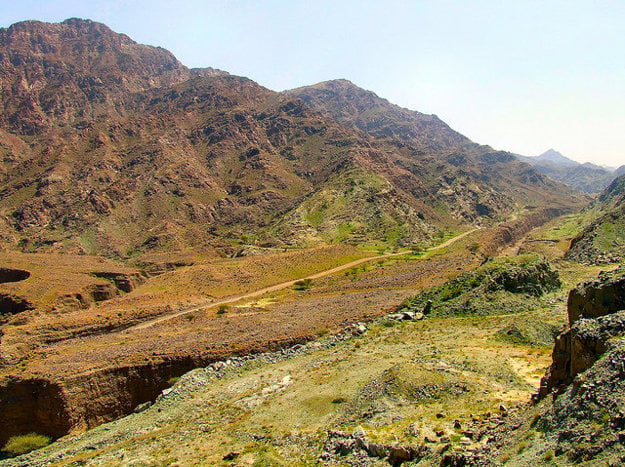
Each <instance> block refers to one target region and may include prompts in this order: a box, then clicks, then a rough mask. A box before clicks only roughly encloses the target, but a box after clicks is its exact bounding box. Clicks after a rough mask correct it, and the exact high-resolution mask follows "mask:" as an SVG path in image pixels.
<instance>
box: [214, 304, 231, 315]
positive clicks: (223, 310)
mask: <svg viewBox="0 0 625 467" xmlns="http://www.w3.org/2000/svg"><path fill="white" fill-rule="evenodd" d="M229 310H230V307H229V306H228V305H219V308H218V309H217V314H218V315H223V314H225V313H228V311H229Z"/></svg>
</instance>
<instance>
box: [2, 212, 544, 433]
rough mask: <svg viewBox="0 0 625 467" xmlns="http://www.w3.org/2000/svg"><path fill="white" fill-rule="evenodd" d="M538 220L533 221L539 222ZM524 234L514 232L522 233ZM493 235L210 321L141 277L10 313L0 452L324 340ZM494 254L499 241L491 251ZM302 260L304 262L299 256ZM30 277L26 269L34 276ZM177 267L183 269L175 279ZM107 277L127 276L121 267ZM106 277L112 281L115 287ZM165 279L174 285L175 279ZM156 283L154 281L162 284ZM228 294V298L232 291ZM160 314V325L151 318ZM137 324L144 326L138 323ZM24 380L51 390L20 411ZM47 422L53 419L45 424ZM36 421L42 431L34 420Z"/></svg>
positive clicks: (437, 278) (335, 276)
mask: <svg viewBox="0 0 625 467" xmlns="http://www.w3.org/2000/svg"><path fill="white" fill-rule="evenodd" d="M536 219H537V218H536ZM536 219H533V220H532V222H538V221H537V220H536ZM532 222H530V224H531V223H532ZM528 225H529V224H528V223H524V224H522V227H523V228H526V227H527V226H528ZM512 229H514V226H513V227H512ZM491 234H492V232H491V231H490V230H489V229H483V230H482V231H477V232H468V233H466V234H464V235H462V236H460V237H457V238H456V239H455V240H456V241H455V243H453V244H452V242H448V243H446V247H444V246H443V245H441V247H440V248H438V249H437V250H436V251H432V252H429V253H428V254H426V255H425V256H426V257H424V258H421V259H418V258H415V257H413V259H410V257H409V256H399V255H398V256H395V257H391V256H386V257H382V256H380V257H376V258H375V259H376V260H377V261H368V262H365V261H363V260H357V262H358V264H357V265H356V266H354V265H353V262H354V260H351V261H350V260H349V259H348V260H347V261H344V262H345V266H344V267H337V266H333V267H330V268H328V269H329V270H330V271H332V272H333V273H332V274H328V275H326V273H321V274H314V275H313V274H306V275H304V276H301V277H308V276H316V277H317V278H316V279H315V280H314V283H313V286H312V287H311V288H310V289H309V290H305V291H295V290H293V289H291V288H289V287H288V286H289V284H292V283H293V279H291V280H288V281H280V290H270V291H269V292H270V293H266V294H264V296H258V300H257V301H256V302H253V301H252V303H249V302H250V298H251V297H252V296H253V297H254V299H256V296H257V295H259V294H254V293H247V294H245V293H244V294H239V295H235V296H230V297H229V300H236V299H241V298H244V297H247V298H246V301H247V303H241V305H242V306H237V307H229V308H228V310H227V311H226V313H224V314H218V313H217V310H216V308H215V305H216V303H219V301H216V302H214V303H212V305H211V306H207V303H206V297H205V296H204V298H203V299H201V297H200V296H191V297H190V301H191V302H185V301H182V300H181V299H180V298H179V295H178V294H173V295H172V296H170V297H169V299H168V300H167V299H165V298H167V296H166V295H163V293H160V295H159V292H158V291H156V290H155V289H154V287H153V284H152V282H151V281H152V280H151V279H148V281H147V282H146V283H145V284H144V285H142V286H140V287H139V288H138V289H137V290H135V291H133V292H131V293H129V294H125V295H122V296H119V297H118V298H114V299H113V300H108V301H104V302H100V303H98V302H92V303H91V304H90V305H89V306H88V307H87V308H85V307H84V306H83V307H81V306H75V307H73V308H72V307H51V308H48V309H47V310H48V311H44V309H43V308H41V307H40V308H38V309H37V310H34V311H32V312H27V313H20V314H18V315H15V317H14V318H13V320H12V321H11V322H9V323H7V324H6V325H4V326H3V328H2V329H3V331H4V333H5V335H4V339H3V342H2V357H3V360H4V363H3V364H2V365H1V366H0V371H1V373H0V374H1V375H2V376H0V378H1V381H2V383H1V384H2V389H3V391H2V393H3V399H2V400H0V406H1V407H2V410H1V411H0V414H1V415H0V417H1V419H0V424H2V425H3V426H7V427H10V429H9V430H4V431H3V433H2V436H1V438H2V439H0V442H1V441H4V440H6V439H7V438H8V437H10V436H12V435H14V434H19V433H23V432H25V431H33V430H35V431H41V430H43V431H45V432H46V433H48V434H50V435H52V436H59V435H61V434H63V433H65V432H66V431H68V430H70V429H73V430H77V429H83V428H87V427H92V426H95V425H97V424H99V423H102V422H104V421H108V420H111V419H114V418H117V417H119V416H121V415H124V414H127V413H129V412H130V411H132V410H133V409H134V407H136V406H137V405H138V404H139V403H141V402H144V401H148V400H153V399H154V398H155V397H156V396H157V395H158V394H159V393H160V391H161V390H162V389H164V388H165V387H167V386H168V380H169V379H170V378H172V377H175V376H179V375H181V374H183V373H185V372H187V371H189V370H190V369H192V368H195V367H198V366H202V365H207V364H209V363H211V362H214V361H218V360H223V359H226V358H228V357H229V356H234V355H244V354H251V353H257V352H261V351H266V350H275V349H280V348H284V347H288V346H290V345H293V344H295V343H301V342H305V341H307V340H310V339H313V338H315V337H317V336H319V335H321V334H324V333H334V332H336V331H338V330H340V329H341V328H343V327H344V326H345V325H347V324H349V323H354V322H358V321H366V320H370V319H373V318H375V317H378V316H381V315H383V314H386V313H389V312H390V311H392V310H393V309H395V308H396V307H397V305H399V304H400V303H401V301H402V300H403V299H404V298H405V297H406V296H408V295H412V294H414V293H416V292H417V291H420V290H423V289H424V288H426V287H429V286H431V285H434V284H437V283H441V282H443V281H445V280H446V279H448V278H450V277H454V276H455V275H457V274H460V273H461V272H462V271H466V270H469V269H472V268H474V267H476V266H477V265H479V264H480V263H481V262H482V261H483V256H482V255H480V254H477V253H474V254H468V252H467V250H466V247H467V246H468V245H472V244H473V243H475V242H478V243H480V244H482V243H483V242H485V241H491V238H492V235H491ZM515 235H516V234H515ZM513 236H514V235H513ZM504 245H505V241H504V242H502V243H501V246H504ZM332 251H334V250H332V249H331V248H330V250H318V251H317V252H318V254H319V256H320V257H321V258H323V257H325V256H324V255H326V254H327V256H328V258H329V257H331V255H329V252H332ZM337 251H340V250H337ZM347 253H349V251H345V250H343V255H344V256H343V258H349V255H347ZM307 254H308V253H307V252H303V253H302V255H304V256H302V257H306V255H307ZM288 255H290V256H289V258H291V261H295V263H294V266H295V265H297V264H299V266H298V267H301V264H300V263H299V260H301V257H298V256H297V255H295V254H293V253H289V254H288ZM41 256H44V255H41ZM36 258H37V259H38V260H39V261H40V262H41V261H42V259H41V258H40V257H36ZM271 258H273V259H272V261H274V262H275V264H281V263H280V261H282V260H283V258H282V255H274V256H273V257H271ZM271 258H267V257H259V258H256V259H253V258H246V259H242V260H240V261H241V262H242V263H243V264H244V265H245V266H246V267H247V266H250V265H251V264H252V263H254V262H256V264H257V265H258V264H264V262H265V261H268V260H271ZM83 261H84V260H83ZM334 261H336V259H335V260H334ZM229 264H230V263H229ZM236 264H237V263H236V262H233V263H231V264H230V269H226V268H223V269H224V270H225V271H229V272H230V273H231V274H232V277H230V278H227V279H224V281H223V284H226V285H227V284H230V282H233V283H234V282H237V279H238V278H239V277H240V275H239V273H240V270H239V269H238V268H237V267H236ZM354 268H358V271H357V272H356V273H354V272H353V271H352V269H354ZM24 269H28V268H24ZM35 269H37V268H31V270H33V278H35V277H36V275H35V273H34V270H35ZM88 269H89V268H85V269H83V271H86V270H88ZM187 269H188V267H187V268H186V269H185V268H182V269H181V272H184V271H186V270H187ZM295 269H297V268H295ZM103 270H106V268H104V267H100V268H98V271H97V272H98V273H101V272H102V271H103ZM286 271H289V268H285V274H286ZM346 271H347V272H346ZM111 272H112V273H115V274H121V273H122V272H124V273H126V274H127V275H132V274H133V273H135V274H136V272H133V271H132V270H123V269H121V268H120V269H117V270H112V271H111ZM115 274H113V275H112V276H111V277H113V278H115V277H117V276H116V275H115ZM168 274H174V276H173V277H175V273H168ZM99 275H100V277H96V276H95V275H93V274H89V275H87V277H88V278H89V280H90V281H92V282H91V286H93V285H94V284H95V285H97V284H98V283H99V281H102V282H106V283H108V284H109V286H110V287H113V288H115V285H114V283H113V284H111V281H110V280H109V281H107V280H104V279H102V278H101V277H102V274H99ZM320 276H324V277H320ZM77 277H78V278H80V280H85V281H86V280H87V279H83V278H82V276H80V275H77ZM162 277H164V276H160V277H156V278H154V280H158V281H162ZM286 277H288V276H285V278H286ZM29 280H30V279H29ZM172 280H173V282H174V283H175V279H172ZM263 280H264V277H259V278H257V282H256V283H254V282H251V283H250V284H251V286H254V285H257V284H262V282H263ZM26 282H28V280H27V281H24V283H26ZM77 282H80V281H78V280H77ZM16 284H17V283H16ZM8 285H10V284H6V285H4V286H3V287H6V286H8ZM14 285H15V284H14ZM100 285H102V284H100ZM179 285H182V284H179ZM260 288H264V287H260ZM190 289H192V287H190ZM226 289H228V290H231V289H230V286H227V287H226ZM244 289H245V288H243V290H244ZM67 290H69V289H64V290H62V292H66V291H67ZM115 290H118V289H117V288H115ZM146 290H147V291H148V292H146ZM252 291H253V289H252ZM120 293H122V292H120ZM216 296H218V295H216ZM40 300H41V299H40ZM193 302H195V304H196V305H194V303H193ZM57 303H58V301H57ZM381 304H382V305H381ZM198 305H201V306H198ZM189 307H194V308H196V309H195V310H189ZM172 312H174V313H173V316H172ZM180 312H182V313H180ZM159 316H166V319H164V320H163V319H158V317H159ZM155 318H157V319H158V321H154V319H155ZM146 322H149V323H150V325H149V326H143V325H141V323H146ZM33 381H39V382H40V383H41V385H42V387H46V388H51V389H50V390H51V391H52V390H53V391H52V392H53V394H52V393H50V394H52V395H50V396H49V397H47V396H46V397H45V398H43V397H42V398H40V402H41V404H34V405H32V404H31V405H24V404H21V403H20V402H19V401H20V400H22V399H21V398H19V397H17V396H15V395H16V394H25V393H27V392H28V391H30V389H28V388H29V387H31V386H32V385H33ZM48 412H50V413H55V414H57V415H58V416H54V417H52V416H51V415H50V414H48ZM44 419H45V420H46V422H45V423H44V422H41V420H44Z"/></svg>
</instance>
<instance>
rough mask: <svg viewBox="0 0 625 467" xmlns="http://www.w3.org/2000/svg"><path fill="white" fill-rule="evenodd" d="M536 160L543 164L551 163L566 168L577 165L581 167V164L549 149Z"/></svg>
mask: <svg viewBox="0 0 625 467" xmlns="http://www.w3.org/2000/svg"><path fill="white" fill-rule="evenodd" d="M536 160H538V161H541V162H551V163H553V164H557V165H562V166H565V167H574V166H576V165H579V162H576V161H574V160H572V159H569V158H568V157H565V156H563V155H562V154H561V153H560V152H558V151H556V150H555V149H553V148H551V149H548V150H547V151H545V152H543V153H542V154H541V155H539V156H536Z"/></svg>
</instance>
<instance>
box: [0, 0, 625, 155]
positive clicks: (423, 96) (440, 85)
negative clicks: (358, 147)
mask: <svg viewBox="0 0 625 467" xmlns="http://www.w3.org/2000/svg"><path fill="white" fill-rule="evenodd" d="M68 17H82V18H90V19H93V20H95V21H101V22H103V23H106V24H108V25H109V26H110V27H111V28H112V29H113V30H115V31H117V32H123V33H126V34H128V35H129V36H130V37H132V38H133V39H134V40H136V41H137V42H141V43H145V44H151V45H159V46H162V47H165V48H166V49H168V50H170V51H172V52H173V53H174V54H175V55H176V56H177V57H178V58H179V59H180V60H181V61H182V62H183V63H184V64H185V65H187V66H193V67H203V66H212V67H216V68H221V69H223V70H226V71H229V72H231V73H234V74H238V75H243V76H247V77H249V78H251V79H253V80H255V81H257V82H258V83H260V84H262V85H264V86H267V87H268V88H271V89H274V90H283V89H288V88H293V87H298V86H303V85H307V84H313V83H316V82H319V81H324V80H328V79H334V78H346V79H349V80H351V81H353V82H354V83H356V84H357V85H359V86H361V87H364V88H367V89H370V90H372V91H374V92H376V93H377V94H378V95H380V96H382V97H385V98H387V99H389V100H390V101H391V102H393V103H396V104H398V105H401V106H403V107H408V108H410V109H414V110H419V111H421V112H426V113H434V114H437V115H438V116H439V117H441V118H442V119H443V120H444V121H446V122H447V123H449V124H450V125H451V126H452V127H453V128H455V129H456V130H458V131H460V132H461V133H463V134H465V135H466V136H468V137H469V138H471V139H473V140H474V141H476V142H478V143H482V144H489V145H491V146H493V147H495V148H497V149H506V150H509V151H513V152H517V153H521V154H525V155H537V154H539V153H541V152H543V151H545V150H546V149H548V148H550V147H553V148H555V149H557V150H559V151H560V152H562V153H563V154H564V155H566V156H569V157H571V158H573V159H576V160H579V161H582V162H583V161H591V162H594V163H598V164H604V165H613V166H616V165H621V164H625V1H624V0H601V1H599V0H597V1H590V0H586V1H581V0H568V1H551V0H542V1H532V0H527V1H518V0H490V1H487V0H482V1H479V0H457V1H445V0H436V1H435V0H431V1H418V0H413V1H408V0H384V1H382V0H380V1H367V0H345V1H340V0H334V1H325V0H317V1H303V0H282V1H278V0H255V1H254V0H207V1H197V0H196V1H192V0H176V1H172V0H170V1H164V0H154V1H147V0H135V1H131V0H94V1H88V0H80V1H79V0H60V1H59V0H56V1H42V0H40V1H37V0H18V1H16V0H11V1H7V0H0V26H9V25H10V24H12V23H14V22H17V21H21V20H24V19H39V20H43V21H60V20H63V19H65V18H68Z"/></svg>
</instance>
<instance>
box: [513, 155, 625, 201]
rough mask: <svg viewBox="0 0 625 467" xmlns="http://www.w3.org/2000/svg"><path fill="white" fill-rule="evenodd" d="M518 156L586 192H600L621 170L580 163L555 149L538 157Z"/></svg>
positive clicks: (550, 175) (557, 178)
mask: <svg viewBox="0 0 625 467" xmlns="http://www.w3.org/2000/svg"><path fill="white" fill-rule="evenodd" d="M517 157H518V158H519V160H522V161H523V162H527V163H529V164H531V165H533V166H534V167H535V168H536V169H537V170H539V171H540V172H541V173H543V174H545V175H547V176H549V177H551V178H553V179H554V180H558V181H560V182H563V183H566V184H567V185H569V186H571V187H573V188H574V189H576V190H579V191H582V192H584V193H600V192H601V191H602V190H603V189H604V188H606V187H607V186H608V185H609V184H610V182H611V181H612V180H614V179H615V178H616V177H618V176H619V175H620V173H619V170H621V169H620V168H619V169H616V171H615V172H612V171H610V170H608V169H606V168H604V167H599V166H598V165H594V164H591V163H589V162H586V163H585V164H580V163H579V162H576V161H574V160H572V159H569V158H568V157H565V156H563V155H562V154H560V153H559V152H558V151H555V150H553V149H549V150H548V151H546V152H544V153H542V154H541V155H539V156H536V157H525V156H517Z"/></svg>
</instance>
